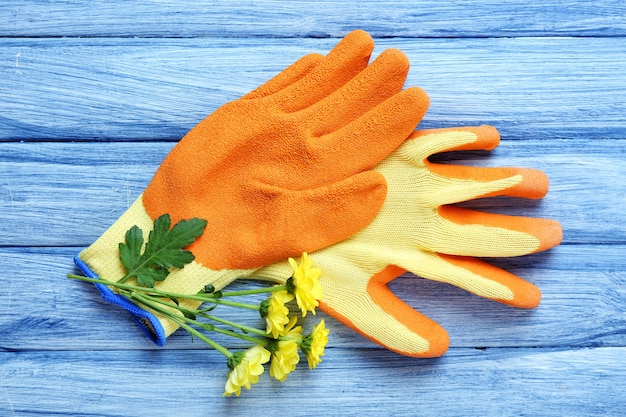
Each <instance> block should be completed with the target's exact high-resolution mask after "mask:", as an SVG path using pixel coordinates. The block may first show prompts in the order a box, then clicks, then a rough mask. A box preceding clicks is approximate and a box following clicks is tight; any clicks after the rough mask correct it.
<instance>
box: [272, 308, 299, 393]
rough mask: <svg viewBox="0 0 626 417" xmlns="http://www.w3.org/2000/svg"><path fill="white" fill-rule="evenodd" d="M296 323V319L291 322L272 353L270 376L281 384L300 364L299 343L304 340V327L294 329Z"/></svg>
mask: <svg viewBox="0 0 626 417" xmlns="http://www.w3.org/2000/svg"><path fill="white" fill-rule="evenodd" d="M296 321H297V319H296V318H295V317H294V318H292V319H291V320H290V321H289V324H288V325H287V327H286V329H285V334H284V335H283V337H281V338H280V340H278V341H277V343H276V345H275V348H274V351H273V353H272V363H271V364H270V375H271V376H272V377H274V378H276V379H278V380H279V381H280V382H284V381H285V379H286V378H287V375H288V374H290V373H291V372H292V371H293V370H294V369H296V365H297V364H298V362H300V355H299V354H298V343H299V342H300V340H301V339H302V326H296V327H294V326H295V324H296Z"/></svg>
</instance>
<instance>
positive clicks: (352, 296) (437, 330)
mask: <svg viewBox="0 0 626 417" xmlns="http://www.w3.org/2000/svg"><path fill="white" fill-rule="evenodd" d="M405 272H406V270H404V269H401V268H399V267H396V266H393V265H391V266H388V267H386V268H385V269H383V270H382V271H381V272H379V273H377V274H375V275H373V276H371V277H358V275H360V274H349V275H348V274H345V275H343V277H325V278H324V280H323V282H322V286H323V288H324V296H323V299H322V301H321V302H320V309H321V310H322V311H324V312H325V313H327V314H328V315H330V316H332V317H334V318H335V319H337V320H339V321H340V322H342V323H343V324H345V325H346V326H348V327H350V328H352V329H353V330H355V331H356V332H358V333H360V334H362V335H363V336H365V337H367V338H368V339H370V340H372V341H373V342H375V343H378V344H380V345H382V346H384V347H385V348H387V349H389V350H392V351H395V352H397V353H400V354H402V355H406V356H412V357H420V358H432V357H439V356H442V355H443V354H444V353H445V352H446V350H447V349H448V346H449V344H450V340H449V337H448V333H447V332H446V331H445V329H444V328H443V327H441V326H440V325H439V324H437V323H436V322H434V321H433V320H431V319H429V318H428V317H426V316H424V315H423V314H421V313H419V312H418V311H416V310H414V309H413V308H412V307H411V306H409V305H408V304H406V303H405V302H404V301H402V300H400V299H399V298H398V297H397V296H396V295H395V294H394V293H393V292H392V291H391V290H390V289H389V288H388V287H387V284H388V283H389V282H391V281H392V280H394V279H395V278H397V277H398V276H400V275H402V274H404V273H405ZM361 274H363V272H361ZM348 277H350V278H348ZM333 278H334V279H333ZM347 280H350V281H352V282H346V281H347Z"/></svg>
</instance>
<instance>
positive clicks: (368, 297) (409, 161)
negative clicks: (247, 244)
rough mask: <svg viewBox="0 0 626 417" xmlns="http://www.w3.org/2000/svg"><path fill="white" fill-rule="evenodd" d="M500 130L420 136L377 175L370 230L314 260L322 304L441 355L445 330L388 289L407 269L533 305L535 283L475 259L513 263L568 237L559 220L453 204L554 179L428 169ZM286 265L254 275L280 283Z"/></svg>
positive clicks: (386, 337) (404, 345) (370, 331)
mask: <svg viewBox="0 0 626 417" xmlns="http://www.w3.org/2000/svg"><path fill="white" fill-rule="evenodd" d="M498 142H499V135H498V132H497V131H496V129H495V128H492V127H487V126H483V127H477V128H452V129H441V130H425V131H415V132H413V134H411V136H410V137H409V138H408V140H407V141H406V142H405V143H404V144H402V145H401V146H400V147H399V148H398V149H397V150H396V151H395V152H394V153H393V154H391V155H390V156H389V157H387V158H386V159H385V160H384V161H382V162H381V163H380V164H379V165H378V166H377V167H376V168H375V170H376V171H378V172H379V173H381V174H382V175H383V176H384V177H385V179H386V180H387V184H388V187H389V188H388V193H387V198H386V200H385V203H384V205H383V207H382V209H381V210H380V212H379V213H378V215H377V216H376V218H375V219H374V221H373V222H372V223H370V224H369V225H368V226H367V227H366V228H364V229H363V230H361V231H360V232H358V233H357V234H355V235H354V236H351V237H350V238H348V239H346V240H344V241H342V242H340V243H338V244H336V245H333V246H331V247H328V248H325V249H322V250H319V251H317V252H315V253H312V254H311V259H313V260H314V262H315V265H316V266H317V267H319V268H320V269H321V270H322V271H323V275H322V278H320V282H321V284H322V287H323V298H322V301H321V303H320V308H321V309H322V310H323V311H325V312H326V313H328V314H329V315H331V316H333V317H335V318H336V319H338V320H339V321H341V322H343V323H344V324H346V325H347V326H349V327H351V328H353V329H355V330H356V331H358V332H359V333H361V334H363V335H364V336H366V337H368V338H370V339H371V340H373V341H375V342H377V343H379V344H381V345H383V346H385V347H386V348H388V349H391V350H393V351H396V352H398V353H401V354H404V355H408V356H415V357H436V356H440V355H442V354H443V353H444V352H445V351H446V350H447V348H448V345H449V338H448V334H447V333H446V331H445V330H444V329H443V328H442V327H441V326H440V325H439V324H437V323H435V322H434V321H432V320H431V319H429V318H428V317H426V316H424V315H422V314H421V313H419V312H417V311H415V310H414V309H413V308H411V307H410V306H408V305H407V304H406V303H404V302H403V301H401V300H400V299H399V298H398V297H396V296H395V295H394V294H393V293H392V292H391V291H390V290H389V288H388V287H387V284H388V283H389V282H390V281H392V280H393V279H395V278H396V277H398V276H399V275H401V274H403V273H405V272H406V271H410V272H412V273H414V274H415V275H418V276H421V277H423V278H426V279H431V280H435V281H441V282H446V283H449V284H452V285H456V286H458V287H460V288H463V289H465V290H467V291H469V292H471V293H474V294H477V295H479V296H482V297H486V298H490V299H493V300H496V301H499V302H502V303H505V304H509V305H511V306H515V307H522V308H533V307H535V306H537V305H538V304H539V301H540V298H541V293H540V291H539V289H538V288H537V287H535V286H534V285H533V284H531V283H529V282H526V281H524V280H522V279H521V278H519V277H517V276H515V275H512V274H510V273H508V272H506V271H504V270H502V269H499V268H497V267H495V266H493V265H491V264H488V263H486V262H484V261H481V260H479V259H476V258H474V257H508V256H520V255H525V254H530V253H533V252H538V251H543V250H546V249H549V248H551V247H553V246H555V245H558V244H559V243H560V241H561V238H562V231H561V226H560V224H559V223H558V222H556V221H553V220H547V219H537V218H527V217H511V216H505V215H497V214H487V213H482V212H476V211H471V210H467V209H461V208H457V207H453V206H450V204H454V203H459V202H462V201H467V200H471V199H475V198H484V197H492V196H513V197H523V198H531V199H537V198H541V197H543V196H544V195H545V194H546V192H547V190H548V179H547V178H546V176H545V175H544V174H543V173H542V172H540V171H536V170H530V169H521V168H474V167H465V166H459V165H445V164H436V163H431V162H430V161H429V160H428V158H429V157H430V156H431V155H433V154H436V153H438V152H444V151H454V150H478V149H484V150H489V149H492V148H494V147H495V146H497V145H498ZM288 274H289V265H288V264H286V263H284V262H283V263H277V264H274V265H271V266H268V267H266V268H263V269H261V270H259V271H257V273H256V276H259V277H261V278H263V279H271V280H275V281H281V279H284V278H281V277H284V276H289V275H288Z"/></svg>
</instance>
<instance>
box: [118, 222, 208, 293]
mask: <svg viewBox="0 0 626 417" xmlns="http://www.w3.org/2000/svg"><path fill="white" fill-rule="evenodd" d="M206 224H207V222H206V220H202V219H198V218H193V219H190V220H181V221H180V222H178V223H176V224H175V225H174V227H172V228H171V229H170V225H171V219H170V216H169V215H168V214H164V215H162V216H160V217H159V218H157V219H156V220H155V221H154V226H153V229H152V231H151V232H150V234H149V236H148V242H147V243H146V246H145V250H144V252H143V254H142V253H141V249H142V247H143V243H144V239H143V231H142V230H141V229H140V228H139V227H137V226H133V227H131V228H130V229H129V230H128V231H127V232H126V236H125V243H120V245H119V248H120V260H121V261H122V264H123V265H124V267H125V268H126V272H127V273H126V276H125V277H124V278H122V280H121V281H120V282H124V281H126V280H128V279H131V278H136V280H137V284H139V285H140V286H145V287H150V288H152V287H154V283H155V281H163V280H164V279H165V278H167V276H168V274H169V272H170V269H171V268H183V267H184V266H185V265H187V264H188V263H190V262H192V261H193V260H194V259H195V257H194V255H193V253H191V252H190V251H188V250H185V249H183V248H184V247H186V246H188V245H189V244H191V243H193V241H194V240H195V239H196V238H197V237H199V236H200V235H202V233H203V232H204V229H205V227H206Z"/></svg>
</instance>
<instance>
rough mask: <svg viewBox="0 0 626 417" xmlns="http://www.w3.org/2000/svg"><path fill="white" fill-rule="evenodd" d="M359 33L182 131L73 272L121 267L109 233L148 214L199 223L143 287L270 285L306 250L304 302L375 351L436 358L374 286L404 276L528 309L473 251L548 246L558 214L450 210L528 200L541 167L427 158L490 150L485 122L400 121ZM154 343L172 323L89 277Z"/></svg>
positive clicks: (115, 237) (440, 338)
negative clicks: (181, 256)
mask: <svg viewBox="0 0 626 417" xmlns="http://www.w3.org/2000/svg"><path fill="white" fill-rule="evenodd" d="M373 48H374V42H373V40H372V38H371V37H370V36H369V35H368V34H367V33H366V32H363V31H355V32H352V33H350V34H348V35H347V36H346V37H345V38H344V39H343V40H341V41H340V42H339V43H338V44H337V46H336V47H335V48H334V49H333V50H332V51H331V52H330V53H329V54H328V55H326V56H321V55H317V54H312V55H307V56H304V57H303V58H301V59H300V60H298V61H296V62H295V63H294V64H292V65H291V66H289V67H288V68H287V69H285V70H284V71H283V72H281V73H280V74H278V75H277V76H276V77H274V78H273V79H271V80H269V81H268V82H267V83H265V84H263V85H262V86H261V87H259V88H257V89H256V90H254V91H252V92H250V93H248V94H247V95H245V96H243V97H241V98H240V99H238V100H235V101H233V102H230V103H227V104H225V105H224V106H222V107H221V108H219V109H218V110H216V111H215V112H214V113H213V114H211V115H210V116H208V117H207V118H206V119H204V120H203V121H201V122H200V123H199V124H198V125H197V126H195V127H194V128H193V129H192V130H191V131H190V132H189V133H188V134H187V135H186V136H185V137H184V138H183V139H182V140H181V141H180V142H179V143H178V144H177V145H176V146H175V147H174V148H173V149H172V151H171V152H170V153H169V154H168V155H167V157H166V158H165V160H164V161H163V163H162V164H161V166H160V167H159V168H158V170H157V171H156V174H155V175H154V178H153V179H152V181H151V182H150V184H149V185H148V187H147V188H146V189H145V191H144V192H143V193H142V194H141V196H140V197H139V198H138V199H137V200H136V201H135V202H134V203H133V204H132V206H131V207H130V208H129V209H128V211H127V212H126V213H124V214H123V215H122V216H121V217H120V219H119V220H118V221H117V222H115V223H114V224H113V226H111V227H110V228H109V229H108V230H107V231H106V232H105V233H104V234H103V235H102V236H101V237H100V238H99V239H98V240H97V241H96V242H95V243H94V244H93V245H91V246H90V247H89V248H87V249H85V250H84V251H82V252H81V253H80V254H79V255H78V256H77V257H76V262H77V264H78V265H79V267H80V268H81V269H82V270H83V272H85V273H86V274H87V275H89V276H91V277H100V278H102V279H106V280H109V281H117V280H119V279H120V278H121V277H123V276H124V269H123V268H124V266H123V265H122V263H121V262H120V260H119V247H118V244H119V242H123V241H124V234H125V232H126V230H128V229H129V228H130V227H131V226H133V225H137V226H139V227H140V228H141V229H142V230H150V229H151V227H152V222H153V220H154V219H156V218H157V217H159V216H160V215H162V214H165V213H167V214H169V215H170V216H171V219H172V222H178V221H179V220H182V219H189V218H193V217H198V218H202V219H205V220H207V221H208V224H207V226H206V229H205V231H204V233H203V235H202V236H201V237H199V238H198V239H196V241H195V242H194V243H192V244H191V245H190V246H188V247H187V249H188V250H190V251H191V252H192V253H193V254H194V255H195V260H194V261H193V262H192V263H191V264H189V265H187V266H185V268H183V269H178V270H173V271H172V272H171V273H170V275H169V276H168V278H167V280H165V281H162V282H160V283H158V284H157V287H158V288H160V289H163V290H167V291H172V292H175V293H185V294H196V293H197V292H198V291H200V290H201V289H203V288H204V287H205V285H207V284H212V285H213V286H214V287H215V288H216V289H220V288H223V287H224V286H226V285H228V284H229V283H231V282H233V281H234V280H236V279H240V278H255V279H256V278H259V279H265V280H271V281H276V282H284V281H285V279H286V278H285V277H289V276H290V273H291V272H290V271H291V266H290V265H289V263H288V262H287V258H289V257H297V256H300V255H301V254H302V253H303V252H308V253H310V256H311V258H312V259H313V260H314V262H315V266H316V267H319V268H320V269H321V270H322V272H323V275H322V277H321V278H320V282H321V285H322V288H323V299H322V300H321V302H320V309H321V310H323V311H324V312H326V313H327V314H328V315H330V316H332V317H334V318H336V319H337V320H339V321H340V322H342V323H344V324H345V325H347V326H349V327H351V328H353V329H354V330H356V331H357V332H359V333H361V334H363V335H364V336H366V337H367V338H369V339H371V340H373V341H375V342H377V343H379V344H380V345H382V346H384V347H386V348H388V349H391V350H393V351H396V352H398V353H401V354H403V355H408V356H414V357H436V356H440V355H442V354H443V353H444V352H445V351H446V349H447V348H448V345H449V338H448V335H447V333H446V331H445V330H444V329H443V328H442V327H441V326H440V325H438V324H437V323H435V322H434V321H432V320H431V319H429V318H428V317H426V316H424V315H422V314H421V313H419V312H417V311H415V310H414V309H413V308H412V307H410V306H409V305H407V304H406V303H404V302H403V301H401V300H400V299H399V298H397V297H396V296H395V295H394V294H393V293H392V292H391V291H390V290H389V288H388V287H387V284H388V283H389V282H390V281H392V280H393V279H395V278H396V277H398V276H400V275H402V274H405V273H406V272H407V271H409V272H411V273H413V274H415V275H417V276H420V277H422V278H426V279H431V280H435V281H441V282H446V283H449V284H452V285H456V286H458V287H460V288H463V289H465V290H467V291H469V292H471V293H474V294H477V295H479V296H482V297H486V298H490V299H493V300H496V301H499V302H501V303H505V304H509V305H511V306H515V307H522V308H532V307H535V306H537V305H538V303H539V300H540V297H541V294H540V291H539V289H538V288H537V287H535V286H534V285H533V284H531V283H529V282H526V281H524V280H522V279H521V278H519V277H517V276H515V275H512V274H510V273H508V272H506V271H504V270H502V269H500V268H497V267H495V266H492V265H491V264H488V263H486V262H484V261H482V260H479V259H477V258H474V257H503V256H504V257H510V256H520V255H525V254H530V253H534V252H538V251H543V250H546V249H549V248H551V247H553V246H555V245H557V244H559V242H560V240H561V237H562V232H561V227H560V225H559V223H558V222H556V221H553V220H547V219H537V218H526V217H512V216H505V215H498V214H487V213H483V212H478V211H473V210H468V209H463V208H458V207H456V206H454V204H455V203H459V202H463V201H467V200H472V199H476V198H485V197H493V196H512V197H522V198H530V199H538V198H541V197H543V196H544V195H545V194H546V192H547V190H548V180H547V178H546V176H545V175H544V174H543V173H542V172H540V171H536V170H532V169H522V168H476V167H467V166H458V165H451V164H439V163H433V162H430V161H429V157H430V156H431V155H434V154H437V153H441V152H447V151H457V150H490V149H493V148H494V147H495V146H497V145H498V142H499V135H498V132H497V131H496V129H495V128H493V127H489V126H481V127H463V128H448V129H435V130H415V129H416V126H417V125H418V123H419V121H420V120H421V118H422V117H423V115H424V113H425V112H426V110H427V107H428V103H429V99H428V96H427V95H426V94H425V93H424V92H423V91H422V90H421V89H419V88H416V87H411V88H404V82H405V79H406V76H407V73H408V70H409V62H408V60H407V58H406V56H405V55H404V54H403V53H402V52H401V51H399V50H396V49H388V50H385V51H384V52H382V53H381V54H380V55H379V56H378V57H377V58H376V59H375V60H374V61H373V62H371V63H370V62H369V61H370V54H371V53H372V50H373ZM97 286H98V288H99V289H100V290H101V292H102V293H103V296H104V298H105V299H106V300H108V301H111V302H113V303H115V304H119V305H122V306H123V307H125V308H127V309H128V310H129V311H131V312H132V313H133V315H134V316H135V317H136V319H137V321H138V322H139V323H140V324H142V325H143V327H144V329H145V330H146V332H147V334H148V335H150V336H151V337H152V338H153V340H154V341H155V342H156V343H157V344H159V345H163V344H164V343H165V339H166V337H167V336H169V335H170V334H171V333H172V332H173V331H174V330H176V328H177V326H176V325H175V324H174V323H173V322H171V321H169V320H166V319H164V318H160V317H158V316H156V315H154V314H152V313H151V312H149V311H145V310H142V309H140V308H139V307H138V306H136V305H135V304H133V303H131V302H129V301H127V300H126V299H124V298H123V297H120V296H118V295H116V294H115V293H114V292H113V291H112V290H111V289H109V288H108V287H106V286H104V285H101V284H97Z"/></svg>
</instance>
